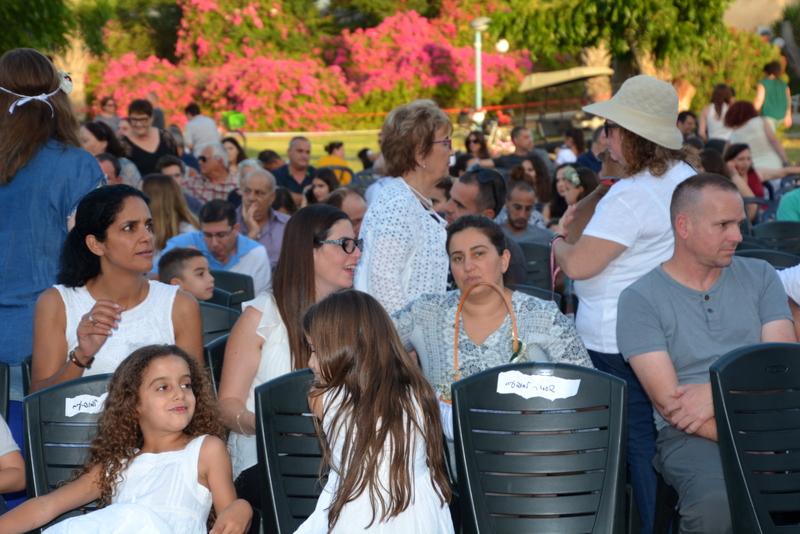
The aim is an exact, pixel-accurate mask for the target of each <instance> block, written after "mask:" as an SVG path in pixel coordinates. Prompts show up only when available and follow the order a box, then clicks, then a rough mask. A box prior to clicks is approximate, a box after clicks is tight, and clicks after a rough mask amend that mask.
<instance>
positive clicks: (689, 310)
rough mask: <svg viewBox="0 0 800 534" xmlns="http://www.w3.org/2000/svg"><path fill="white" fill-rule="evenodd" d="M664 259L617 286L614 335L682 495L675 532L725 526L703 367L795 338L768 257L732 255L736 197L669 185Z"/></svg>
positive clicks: (728, 190) (708, 186)
mask: <svg viewBox="0 0 800 534" xmlns="http://www.w3.org/2000/svg"><path fill="white" fill-rule="evenodd" d="M670 217H671V220H672V228H673V232H674V233H675V248H674V252H673V256H672V258H670V259H669V260H668V261H666V262H665V263H663V264H661V265H660V266H658V267H656V268H655V269H653V270H652V271H650V272H649V273H648V274H647V275H645V276H644V277H643V278H641V279H639V280H638V281H637V282H634V283H633V284H631V285H630V286H629V287H628V288H627V289H625V290H624V291H623V292H622V294H621V296H620V299H619V314H618V321H617V341H618V343H619V348H620V351H621V352H622V355H623V357H624V358H625V359H626V360H627V361H628V362H629V363H630V365H631V367H632V368H633V370H634V372H635V373H636V376H637V377H638V378H639V380H640V381H641V383H642V386H643V387H644V389H645V391H646V392H647V394H648V396H649V397H650V400H652V402H653V406H654V408H655V410H654V414H653V415H654V417H655V421H656V427H657V428H658V441H657V442H656V447H657V454H656V458H655V460H654V462H653V463H654V465H655V467H656V469H658V470H659V471H660V472H661V474H662V475H663V476H664V480H666V482H667V483H668V484H670V485H671V486H672V487H674V488H675V489H676V491H677V492H678V494H679V496H680V502H679V504H680V512H681V532H683V533H684V534H688V533H694V532H702V533H706V534H708V533H717V532H719V533H729V532H731V517H730V510H729V508H728V497H727V492H726V490H725V480H724V478H723V474H722V462H721V460H720V455H719V447H718V445H717V427H716V420H715V418H714V406H713V402H712V399H711V385H710V383H709V375H708V368H709V367H710V366H711V364H712V363H714V362H715V361H716V360H717V359H718V358H720V357H721V356H723V355H725V354H726V353H727V352H729V351H731V350H733V349H735V348H738V347H741V346H744V345H749V344H753V343H760V342H770V341H784V342H795V341H796V338H795V334H794V325H793V323H792V316H791V313H790V312H789V306H788V303H787V302H788V301H787V297H786V293H785V292H784V290H783V287H782V285H781V282H780V280H779V279H778V276H777V275H776V274H775V270H774V269H773V268H772V267H771V266H770V265H769V264H767V263H766V262H764V261H761V260H755V259H750V258H741V257H738V256H734V255H733V253H734V251H735V250H736V245H737V244H738V243H739V242H740V241H741V240H742V237H741V234H740V232H739V223H740V222H742V221H743V220H744V217H745V215H744V205H743V202H742V198H741V196H740V195H739V193H738V190H737V189H736V186H735V185H733V183H732V182H730V181H729V180H727V179H725V178H723V177H722V176H719V175H716V174H710V173H704V174H699V175H697V176H694V177H692V178H689V179H688V180H686V181H684V182H683V183H681V184H680V185H678V187H677V188H676V189H675V192H674V194H673V196H672V204H671V206H670Z"/></svg>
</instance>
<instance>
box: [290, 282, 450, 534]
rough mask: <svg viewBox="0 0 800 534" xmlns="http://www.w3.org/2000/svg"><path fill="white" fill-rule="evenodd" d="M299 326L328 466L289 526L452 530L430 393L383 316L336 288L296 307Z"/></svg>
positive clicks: (368, 300)
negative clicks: (310, 505)
mask: <svg viewBox="0 0 800 534" xmlns="http://www.w3.org/2000/svg"><path fill="white" fill-rule="evenodd" d="M303 332H304V334H305V335H306V338H307V339H308V343H309V346H310V349H311V359H310V360H309V366H310V367H311V369H312V370H313V371H314V374H315V375H316V377H317V383H316V385H315V387H314V388H313V389H312V390H311V392H310V393H309V404H310V406H311V410H312V411H313V412H314V414H315V415H316V416H317V417H318V418H319V419H321V421H322V428H323V429H324V432H325V435H326V437H327V439H326V440H325V441H323V450H324V451H325V452H324V457H325V460H326V461H327V463H328V465H329V466H330V468H331V472H330V475H329V477H328V482H327V483H326V485H325V488H324V489H323V492H322V495H320V498H319V501H318V502H317V507H316V509H315V510H314V513H313V514H312V515H311V516H310V517H309V518H308V520H306V522H305V523H303V524H302V525H301V526H300V528H299V529H298V530H297V531H296V534H308V533H321V532H328V533H331V532H342V533H349V532H369V531H373V532H378V531H379V532H382V533H402V534H406V533H410V532H425V533H426V534H439V533H452V532H453V523H452V519H451V517H450V512H449V510H448V506H447V503H448V501H449V500H450V486H449V484H448V480H447V476H446V473H445V470H444V465H443V458H442V424H441V421H440V416H439V409H438V401H437V400H436V395H435V394H434V391H433V388H432V387H431V386H430V385H429V384H428V382H427V380H426V379H425V376H424V375H423V374H422V371H421V370H420V368H419V366H418V365H417V364H416V362H415V361H414V360H413V359H412V358H411V356H409V354H408V353H407V352H406V351H405V349H404V348H403V344H402V343H401V342H400V338H399V337H398V336H397V332H396V331H395V329H394V327H393V326H392V321H391V319H390V318H389V315H388V314H387V313H386V311H385V310H384V309H383V307H382V306H381V305H380V304H379V303H378V301H377V300H375V299H374V298H373V297H371V296H369V295H367V294H366V293H361V292H359V291H355V290H350V291H340V292H337V293H333V294H331V295H329V296H328V297H326V298H324V299H323V300H321V301H320V302H318V303H317V304H315V305H314V306H312V307H311V308H310V309H309V310H308V311H307V312H306V314H305V315H304V317H303Z"/></svg>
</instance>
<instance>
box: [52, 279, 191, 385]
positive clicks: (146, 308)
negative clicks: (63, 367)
mask: <svg viewBox="0 0 800 534" xmlns="http://www.w3.org/2000/svg"><path fill="white" fill-rule="evenodd" d="M55 288H56V289H57V290H58V292H59V294H61V299H62V300H63V301H64V308H65V309H66V312H67V331H66V336H67V351H70V350H73V349H75V348H76V347H77V346H78V332H77V330H78V323H79V322H80V320H81V317H83V316H84V315H86V314H87V313H89V310H91V309H92V306H94V304H95V302H96V301H95V299H94V298H92V296H91V295H90V294H89V290H87V289H86V286H83V287H74V288H70V287H65V286H63V285H57V286H55ZM177 292H178V286H169V285H166V284H162V283H161V282H156V281H155V280H150V290H149V291H148V292H147V297H146V298H145V299H144V300H143V301H142V302H141V303H140V304H139V305H138V306H135V307H133V308H131V309H130V310H126V311H124V312H122V314H121V315H122V319H120V322H119V328H117V329H116V330H114V331H113V335H111V336H109V337H108V339H106V342H105V343H103V346H102V347H100V350H98V351H97V354H95V355H94V362H93V363H92V368H91V369H86V370H85V371H84V373H83V376H90V375H98V374H103V373H113V372H114V371H115V370H116V369H117V366H118V365H119V364H120V362H122V360H124V359H125V358H127V357H128V355H130V353H131V352H133V351H135V350H136V349H139V348H141V347H144V346H147V345H153V344H157V343H169V344H174V343H175V330H174V329H173V327H172V305H173V303H174V302H175V295H176V294H177ZM64 359H65V360H66V354H65V355H64Z"/></svg>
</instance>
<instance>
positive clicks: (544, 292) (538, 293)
mask: <svg viewBox="0 0 800 534" xmlns="http://www.w3.org/2000/svg"><path fill="white" fill-rule="evenodd" d="M510 287H511V289H513V290H514V291H519V292H520V293H525V294H526V295H530V296H532V297H536V298H539V299H542V300H552V301H554V302H555V303H556V305H557V306H558V309H559V310H560V309H561V293H555V294H553V293H551V292H550V290H549V289H542V288H541V287H533V286H523V285H516V286H510Z"/></svg>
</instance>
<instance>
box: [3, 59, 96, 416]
mask: <svg viewBox="0 0 800 534" xmlns="http://www.w3.org/2000/svg"><path fill="white" fill-rule="evenodd" d="M71 88H72V82H71V81H70V80H69V77H68V75H67V74H66V73H59V72H58V71H57V70H56V68H55V67H54V66H53V63H52V62H51V61H50V60H49V59H47V57H45V56H44V55H42V54H41V53H39V52H37V51H36V50H32V49H30V48H19V49H16V50H11V51H9V52H6V53H5V54H4V55H3V57H2V59H0V213H2V214H3V224H0V241H1V242H2V243H3V248H4V254H5V257H6V258H7V259H8V261H7V262H6V264H5V266H4V270H3V275H2V276H0V336H2V338H3V351H2V354H1V355H0V360H1V361H4V362H6V363H9V364H12V365H13V364H19V362H20V360H22V358H24V357H25V356H27V355H29V354H30V353H31V339H32V338H33V332H32V328H33V310H34V306H35V304H36V299H37V298H38V297H39V295H41V294H42V292H43V291H44V290H46V289H47V288H48V287H50V286H52V285H53V284H54V283H55V281H56V273H57V272H58V257H59V252H60V250H61V244H62V243H63V242H64V240H65V239H66V238H67V232H68V230H69V227H70V225H71V224H72V221H73V220H74V219H73V218H72V217H73V215H74V213H75V209H76V208H77V206H78V202H79V201H80V199H81V198H82V197H83V196H84V195H85V194H86V193H88V192H89V191H91V190H92V189H94V188H96V187H97V186H98V185H100V184H101V183H103V180H104V178H103V171H102V170H101V169H100V166H99V165H98V163H97V161H96V160H95V159H94V158H93V157H92V156H91V154H89V153H88V152H86V151H84V150H81V141H80V138H79V136H78V132H79V130H80V125H79V124H78V120H77V118H76V117H75V113H74V112H73V110H72V105H71V104H70V101H69V97H68V96H67V95H68V93H69V91H70V90H71ZM21 386H22V385H21V384H19V389H20V392H21ZM12 387H14V386H12ZM14 389H16V387H14ZM12 426H13V425H12Z"/></svg>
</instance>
